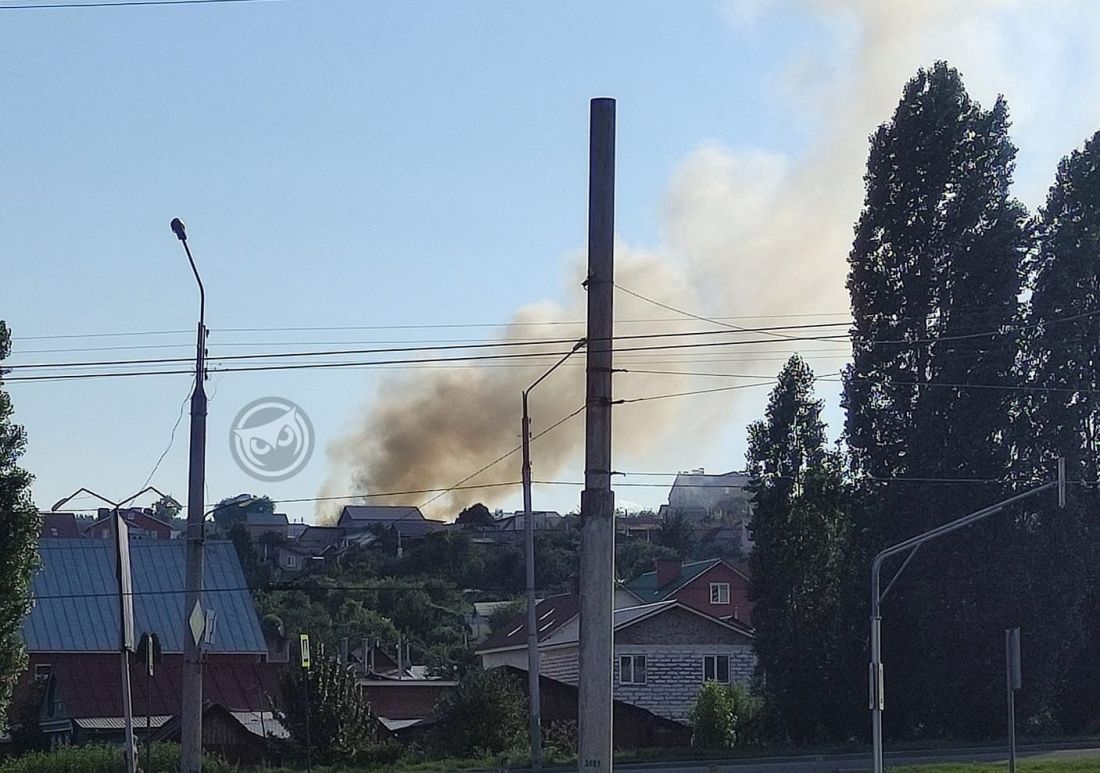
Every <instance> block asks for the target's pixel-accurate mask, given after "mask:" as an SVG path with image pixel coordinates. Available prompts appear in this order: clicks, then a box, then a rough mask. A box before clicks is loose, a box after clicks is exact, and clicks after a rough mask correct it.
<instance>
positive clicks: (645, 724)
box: [500, 666, 691, 751]
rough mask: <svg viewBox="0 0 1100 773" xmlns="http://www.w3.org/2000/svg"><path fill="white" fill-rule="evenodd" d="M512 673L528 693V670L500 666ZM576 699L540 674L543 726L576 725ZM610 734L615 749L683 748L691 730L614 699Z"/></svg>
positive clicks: (565, 686)
mask: <svg viewBox="0 0 1100 773" xmlns="http://www.w3.org/2000/svg"><path fill="white" fill-rule="evenodd" d="M500 668H503V669H504V670H505V671H507V672H508V673H509V674H511V675H512V676H513V677H514V678H515V680H516V683H517V684H518V685H519V687H520V689H521V690H523V692H524V694H525V695H526V694H527V691H528V689H529V685H528V684H527V669H525V668H522V669H521V668H516V667H515V666H500ZM578 703H579V698H578V695H577V687H576V685H574V684H569V683H567V682H562V681H559V680H557V679H551V678H550V677H548V676H544V675H541V674H540V675H539V704H540V709H541V711H540V714H541V718H542V724H543V725H544V726H546V725H551V724H553V723H556V722H560V723H575V722H576V721H577V717H578V716H579V705H578ZM611 706H612V733H611V737H612V738H613V739H614V743H615V749H616V751H619V750H626V749H643V748H680V749H683V748H686V747H687V746H689V745H690V744H691V728H690V727H688V726H687V725H685V724H684V723H682V722H675V721H673V720H671V719H666V718H665V717H661V716H658V715H657V714H654V713H653V712H651V711H647V710H646V709H643V708H641V707H640V706H635V705H633V704H630V703H626V702H625V701H621V700H613V701H612V702H611Z"/></svg>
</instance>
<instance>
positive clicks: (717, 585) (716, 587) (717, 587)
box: [710, 582, 730, 607]
mask: <svg viewBox="0 0 1100 773" xmlns="http://www.w3.org/2000/svg"><path fill="white" fill-rule="evenodd" d="M723 590H725V592H726V600H725V601H722V591H723ZM715 591H718V593H717V594H715ZM716 595H717V600H716V599H715V596H716ZM710 603H711V604H713V605H715V606H723V607H728V606H729V605H730V584H729V583H728V582H712V583H711V584H710Z"/></svg>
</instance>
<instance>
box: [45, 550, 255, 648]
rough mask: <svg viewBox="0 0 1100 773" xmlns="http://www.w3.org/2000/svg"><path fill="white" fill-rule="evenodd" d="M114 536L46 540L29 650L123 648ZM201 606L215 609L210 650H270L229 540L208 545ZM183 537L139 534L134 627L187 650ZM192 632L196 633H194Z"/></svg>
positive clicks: (133, 555) (132, 557) (134, 558)
mask: <svg viewBox="0 0 1100 773" xmlns="http://www.w3.org/2000/svg"><path fill="white" fill-rule="evenodd" d="M112 545H113V540H89V539H49V540H40V541H39V543H38V546H39V547H38V549H39V552H40V555H41V558H42V567H41V569H40V570H39V571H38V573H37V574H36V575H35V577H34V581H33V585H32V593H33V594H34V606H33V607H32V609H31V611H30V613H29V614H28V615H27V617H26V618H25V619H24V621H23V640H24V642H25V643H26V647H27V650H28V651H30V652H109V651H116V650H117V649H118V628H119V625H118V597H117V587H118V586H117V584H116V580H115V576H114V557H113V555H112ZM205 547H206V550H205V571H204V578H205V579H204V587H205V590H206V593H204V595H203V606H204V607H206V608H208V609H213V610H214V611H215V613H216V614H217V620H216V622H215V637H214V642H213V644H210V645H207V649H208V651H210V652H221V653H251V654H263V653H266V652H267V646H266V644H265V643H264V636H263V631H262V630H261V629H260V621H259V618H258V617H257V615H256V608H255V606H254V605H253V603H252V596H251V594H250V593H249V591H248V589H247V583H246V582H245V579H244V573H243V572H242V571H241V564H240V561H239V560H238V559H237V553H236V551H235V550H234V549H233V544H232V543H230V542H220V541H208V542H206V543H205ZM184 548H185V543H184V542H183V541H182V540H133V541H131V542H130V561H131V566H132V571H133V578H134V585H133V587H134V618H135V625H134V629H135V630H136V631H137V632H138V633H141V632H142V631H154V632H155V633H156V634H157V635H158V636H159V637H160V642H161V648H162V649H163V651H164V652H182V651H183V641H184V639H183V637H184V618H183V576H184ZM188 635H190V634H188Z"/></svg>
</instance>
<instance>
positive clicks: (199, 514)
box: [172, 218, 206, 773]
mask: <svg viewBox="0 0 1100 773" xmlns="http://www.w3.org/2000/svg"><path fill="white" fill-rule="evenodd" d="M172 232H173V233H174V234H175V235H176V237H177V238H178V239H179V240H180V242H181V243H182V244H183V249H184V251H185V252H186V253H187V260H188V261H189V262H190V264H191V271H192V272H193V273H194V274H195V281H197V282H198V284H199V326H198V335H197V337H196V340H195V388H194V391H193V392H192V393H191V453H190V460H189V465H190V468H189V470H188V476H187V556H186V560H187V566H186V570H185V575H184V591H185V592H184V603H183V621H182V623H183V631H184V633H183V642H184V643H183V684H182V693H183V705H182V708H181V710H180V717H181V720H182V727H181V730H180V773H200V768H201V765H202V653H201V650H200V648H199V642H201V641H202V630H201V628H200V627H199V626H198V625H195V624H193V620H194V621H199V620H204V619H205V616H206V615H205V612H204V610H203V608H202V575H203V566H202V565H203V540H204V537H205V527H204V524H203V512H204V508H203V495H204V491H205V487H206V387H205V385H204V384H203V382H204V381H205V380H206V289H205V288H204V287H203V285H202V279H201V277H199V271H198V269H197V268H196V267H195V260H194V258H192V257H191V248H190V247H189V246H188V245H187V231H186V229H185V227H184V225H183V222H182V221H181V220H180V219H179V218H176V219H174V220H173V221H172ZM196 631H197V632H198V633H197V635H196Z"/></svg>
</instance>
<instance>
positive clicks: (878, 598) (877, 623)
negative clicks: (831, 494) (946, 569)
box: [869, 458, 1066, 773]
mask: <svg viewBox="0 0 1100 773" xmlns="http://www.w3.org/2000/svg"><path fill="white" fill-rule="evenodd" d="M1052 488H1057V489H1058V507H1065V506H1066V460H1065V459H1064V458H1060V459H1059V460H1058V480H1056V481H1051V482H1050V483H1044V484H1043V485H1042V486H1037V487H1035V488H1033V489H1029V490H1028V491H1025V492H1023V493H1022V494H1017V495H1016V496H1014V497H1009V498H1008V499H1006V500H1004V501H1003V502H998V503H997V504H995V505H990V506H989V507H985V508H982V509H981V510H978V511H976V512H973V513H971V514H970V515H964V516H963V517H962V518H957V519H956V520H954V521H950V522H949V523H945V524H943V525H942V526H937V527H936V528H935V529H930V530H929V531H926V532H924V533H923V534H918V535H917V536H915V537H910V538H909V539H907V540H905V541H903V542H899V543H898V544H896V545H891V546H890V547H888V548H886V549H885V550H883V551H881V552H879V554H878V555H876V556H875V560H874V561H873V562H872V563H871V668H870V677H869V687H870V692H871V696H870V698H871V699H870V704H871V739H872V766H873V770H874V773H882V710H883V708H885V705H884V704H885V698H886V692H885V688H884V685H883V669H882V610H881V605H882V602H883V601H884V600H885V599H886V596H887V594H888V593H889V592H890V589H891V588H893V587H894V583H895V582H897V581H898V577H899V576H900V575H901V573H902V572H903V571H905V567H907V566H908V565H909V562H910V561H911V560H912V559H913V556H915V555H916V554H917V550H919V549H920V546H921V545H923V544H924V543H925V542H928V541H930V540H934V539H936V538H937V537H942V536H944V535H945V534H950V533H951V532H953V531H957V530H959V529H961V528H963V527H964V526H969V525H970V524H972V523H977V522H978V521H980V520H982V519H983V518H987V517H988V516H990V515H994V514H996V513H999V512H1001V511H1002V510H1004V509H1005V508H1006V507H1010V506H1011V505H1014V504H1016V503H1017V502H1020V501H1022V500H1024V499H1028V498H1029V497H1033V496H1035V495H1036V494H1041V493H1042V492H1044V491H1048V490H1050V489H1052ZM906 551H908V553H909V555H907V556H906V557H905V560H904V561H903V562H902V564H901V566H900V567H898V570H897V572H895V573H894V576H893V578H891V580H890V582H889V584H887V586H886V590H884V591H881V592H880V591H879V587H880V584H881V581H880V576H881V573H882V564H883V563H884V562H885V561H886V559H888V558H890V557H891V556H896V555H898V554H900V553H905V552H906Z"/></svg>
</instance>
